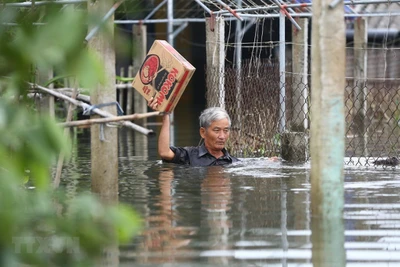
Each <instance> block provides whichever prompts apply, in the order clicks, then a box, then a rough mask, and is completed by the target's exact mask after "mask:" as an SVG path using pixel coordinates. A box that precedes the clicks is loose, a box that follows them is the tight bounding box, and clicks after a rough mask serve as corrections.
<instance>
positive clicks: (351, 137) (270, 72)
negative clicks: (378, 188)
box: [207, 60, 400, 165]
mask: <svg viewBox="0 0 400 267" xmlns="http://www.w3.org/2000/svg"><path fill="white" fill-rule="evenodd" d="M287 66H288V68H287V69H290V66H291V64H290V63H288V64H287ZM211 73H214V75H221V74H220V73H217V72H211ZM222 75H223V77H224V81H225V86H224V87H225V99H224V100H225V107H226V109H227V111H228V113H229V114H230V116H231V118H232V132H231V136H230V141H229V149H230V151H231V152H232V154H234V155H236V156H239V157H264V156H265V157H270V156H281V155H282V147H283V146H284V145H288V144H287V142H297V143H292V144H289V146H292V147H295V148H296V147H307V148H308V137H309V125H310V123H312V118H311V119H310V117H312V114H310V106H311V105H312V101H311V99H310V96H311V94H310V91H311V90H312V88H311V85H310V84H308V83H307V82H304V81H303V80H302V79H300V78H299V77H298V75H297V74H294V73H291V72H290V71H287V73H285V76H286V83H285V84H280V74H279V64H278V62H273V61H269V60H264V61H263V60H257V61H247V62H244V63H242V68H241V69H240V71H238V70H237V68H233V67H226V68H225V72H224V73H223V74H222ZM308 81H311V77H308ZM282 88H284V89H285V90H283V91H282V90H281V89H282ZM343 90H345V97H344V101H345V120H346V136H345V139H346V151H345V156H346V158H345V163H346V164H355V165H372V163H373V161H375V160H378V159H380V158H387V157H392V156H397V155H398V154H399V151H400V107H399V105H400V79H366V80H355V79H354V78H348V79H346V88H343ZM282 92H285V95H284V97H282V95H281V94H282ZM208 97H212V96H210V95H209V94H208ZM280 99H281V100H282V99H283V101H284V103H282V101H280ZM207 101H211V103H212V102H215V99H214V100H213V99H211V100H210V99H207ZM209 103H210V102H209ZM282 109H284V110H282ZM282 116H285V117H284V127H283V128H282V125H281V124H282ZM288 133H289V134H290V133H292V134H300V136H301V138H286V137H285V135H287V134H288ZM306 157H307V158H306V159H308V154H306Z"/></svg>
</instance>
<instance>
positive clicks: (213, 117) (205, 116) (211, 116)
mask: <svg viewBox="0 0 400 267" xmlns="http://www.w3.org/2000/svg"><path fill="white" fill-rule="evenodd" d="M222 119H228V122H229V127H230V126H231V118H230V117H229V115H228V112H226V110H225V109H223V108H220V107H211V108H207V109H205V110H203V112H201V114H200V117H199V122H200V127H203V128H205V129H207V128H208V127H210V125H211V123H212V122H213V121H219V120H222Z"/></svg>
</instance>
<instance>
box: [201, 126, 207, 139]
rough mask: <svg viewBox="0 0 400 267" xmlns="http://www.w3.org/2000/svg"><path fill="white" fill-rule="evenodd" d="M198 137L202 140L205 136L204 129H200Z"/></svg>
mask: <svg viewBox="0 0 400 267" xmlns="http://www.w3.org/2000/svg"><path fill="white" fill-rule="evenodd" d="M200 136H201V138H203V139H204V137H205V136H206V129H205V128H204V127H200Z"/></svg>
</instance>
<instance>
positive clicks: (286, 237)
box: [62, 118, 400, 266]
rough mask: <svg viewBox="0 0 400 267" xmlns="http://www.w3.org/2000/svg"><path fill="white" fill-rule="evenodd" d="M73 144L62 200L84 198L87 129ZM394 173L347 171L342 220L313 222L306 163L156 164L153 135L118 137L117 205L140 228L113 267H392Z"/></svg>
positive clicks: (397, 240) (398, 214) (186, 139)
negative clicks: (138, 220) (125, 207)
mask: <svg viewBox="0 0 400 267" xmlns="http://www.w3.org/2000/svg"><path fill="white" fill-rule="evenodd" d="M194 120H195V118H194ZM152 127H153V128H154V130H155V131H158V126H157V125H156V126H152ZM196 127H197V126H196V125H195V124H193V127H191V129H193V130H190V129H189V130H188V129H187V128H184V129H179V127H177V129H176V131H177V132H178V133H179V134H177V135H176V136H181V137H178V138H177V137H176V138H175V142H176V144H177V145H197V143H198V141H199V137H198V134H197V130H196ZM185 131H186V132H185ZM74 144H75V149H74V153H73V156H72V158H71V159H70V160H69V162H67V163H66V167H65V168H64V171H63V180H62V186H63V187H65V189H66V191H67V193H68V194H69V195H70V196H73V195H74V194H76V192H79V191H85V190H90V134H89V133H88V131H87V130H85V131H81V132H80V133H78V134H76V135H75V139H74ZM399 174H400V172H399V169H398V168H386V169H383V168H381V167H380V168H374V167H369V168H367V167H359V166H357V167H356V166H346V167H345V172H344V176H345V177H344V192H345V195H344V198H345V204H344V211H343V218H339V219H338V220H336V221H332V222H331V223H328V224H324V223H321V224H319V223H318V220H315V219H314V220H313V218H312V216H311V195H310V188H311V185H310V164H309V163H306V164H299V165H293V164H287V163H285V162H282V161H271V160H269V159H267V158H251V159H242V161H241V162H238V163H235V164H233V165H230V166H227V167H220V166H216V167H196V168H195V167H187V166H178V165H173V164H162V163H161V162H160V160H159V159H158V157H157V155H156V136H155V137H150V138H149V139H147V138H145V137H143V136H140V135H139V134H135V133H133V132H131V131H130V130H124V129H121V130H120V133H119V200H120V202H123V203H127V204H129V205H130V206H131V207H132V208H134V209H135V210H136V211H137V212H138V213H139V214H140V215H141V217H142V219H143V221H144V229H143V230H142V232H141V234H140V235H139V236H136V237H134V238H133V239H132V241H131V242H130V244H127V245H123V246H120V247H119V262H120V266H219V265H224V266H344V265H346V266H400V252H399V250H400V197H399V191H400V175H399Z"/></svg>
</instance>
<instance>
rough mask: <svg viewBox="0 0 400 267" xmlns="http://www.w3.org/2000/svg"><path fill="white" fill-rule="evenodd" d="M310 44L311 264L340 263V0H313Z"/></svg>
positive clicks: (342, 47) (342, 131)
mask: <svg viewBox="0 0 400 267" xmlns="http://www.w3.org/2000/svg"><path fill="white" fill-rule="evenodd" d="M330 5H331V6H330ZM311 47H312V51H311V58H312V64H311V77H312V81H311V94H312V95H311V99H312V103H311V119H312V121H311V140H310V141H311V208H312V220H311V225H312V230H313V231H312V237H311V238H312V242H313V249H312V263H313V265H314V266H345V265H346V253H345V249H344V228H343V219H342V216H343V205H344V185H343V162H344V148H345V143H344V135H345V116H344V87H345V22H344V7H343V2H340V1H331V0H321V1H315V2H313V17H312V46H311ZM333 262H334V263H333Z"/></svg>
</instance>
